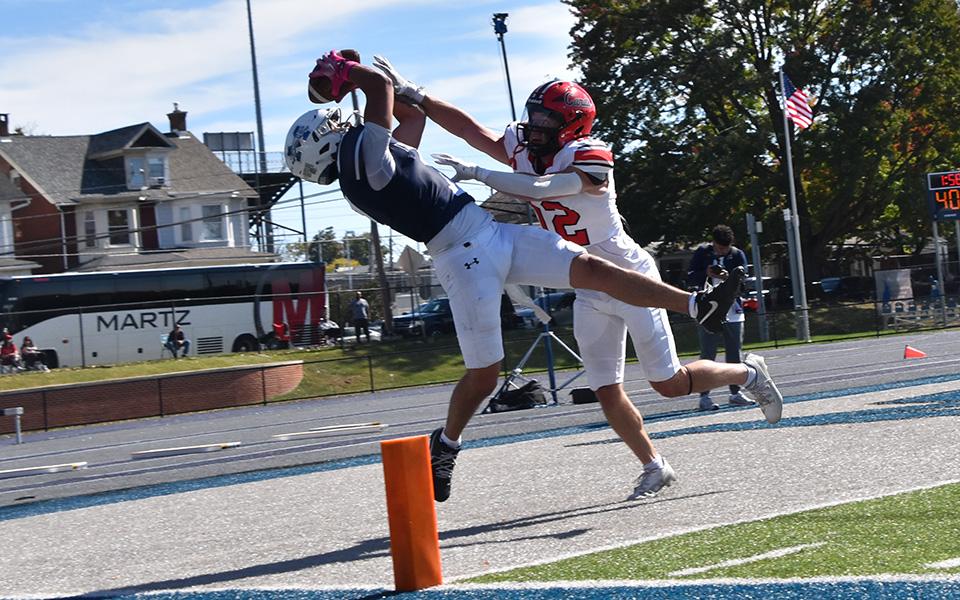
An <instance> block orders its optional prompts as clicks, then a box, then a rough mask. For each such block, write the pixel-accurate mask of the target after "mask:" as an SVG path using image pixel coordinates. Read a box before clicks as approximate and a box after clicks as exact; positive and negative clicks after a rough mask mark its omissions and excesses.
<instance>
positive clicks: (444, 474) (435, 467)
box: [430, 427, 460, 502]
mask: <svg viewBox="0 0 960 600" xmlns="http://www.w3.org/2000/svg"><path fill="white" fill-rule="evenodd" d="M442 432H443V427H441V428H439V429H436V430H434V432H433V433H431V434H430V468H431V470H432V471H433V499H434V500H436V501H437V502H443V501H444V500H446V499H447V498H449V497H450V479H451V478H452V477H453V467H454V466H455V465H456V464H457V454H459V453H460V449H459V448H457V449H456V450H454V449H453V448H451V447H450V446H448V445H446V444H444V443H443V440H441V439H440V434H441V433H442Z"/></svg>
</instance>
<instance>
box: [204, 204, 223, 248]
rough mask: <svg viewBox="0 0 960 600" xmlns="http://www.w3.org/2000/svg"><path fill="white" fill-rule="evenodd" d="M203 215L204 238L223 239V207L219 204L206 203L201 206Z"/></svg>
mask: <svg viewBox="0 0 960 600" xmlns="http://www.w3.org/2000/svg"><path fill="white" fill-rule="evenodd" d="M201 213H202V215H203V239H204V240H222V239H223V207H222V206H220V205H219V204H205V205H204V206H202V207H201Z"/></svg>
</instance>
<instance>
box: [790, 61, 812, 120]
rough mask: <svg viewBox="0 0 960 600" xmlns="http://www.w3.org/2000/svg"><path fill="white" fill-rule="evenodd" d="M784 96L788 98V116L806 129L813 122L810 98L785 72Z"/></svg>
mask: <svg viewBox="0 0 960 600" xmlns="http://www.w3.org/2000/svg"><path fill="white" fill-rule="evenodd" d="M783 97H784V98H786V99H787V116H788V117H790V119H791V120H792V121H793V122H794V124H795V125H796V126H797V127H799V128H800V129H806V128H807V127H810V124H811V123H813V111H811V110H810V98H809V97H808V96H807V93H806V92H804V91H803V90H798V89H797V88H796V87H795V86H794V85H793V82H792V81H790V78H789V77H787V74H786V73H784V74H783Z"/></svg>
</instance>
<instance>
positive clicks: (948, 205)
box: [927, 171, 960, 221]
mask: <svg viewBox="0 0 960 600" xmlns="http://www.w3.org/2000/svg"><path fill="white" fill-rule="evenodd" d="M927 202H928V204H929V206H930V214H931V215H932V216H933V220H934V221H956V220H958V219H960V171H947V172H945V173H927Z"/></svg>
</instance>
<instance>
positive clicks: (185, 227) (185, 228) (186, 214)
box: [180, 206, 193, 242]
mask: <svg viewBox="0 0 960 600" xmlns="http://www.w3.org/2000/svg"><path fill="white" fill-rule="evenodd" d="M190 219H191V216H190V207H189V206H181V207H180V239H181V241H184V242H192V241H193V223H192V222H190Z"/></svg>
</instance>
